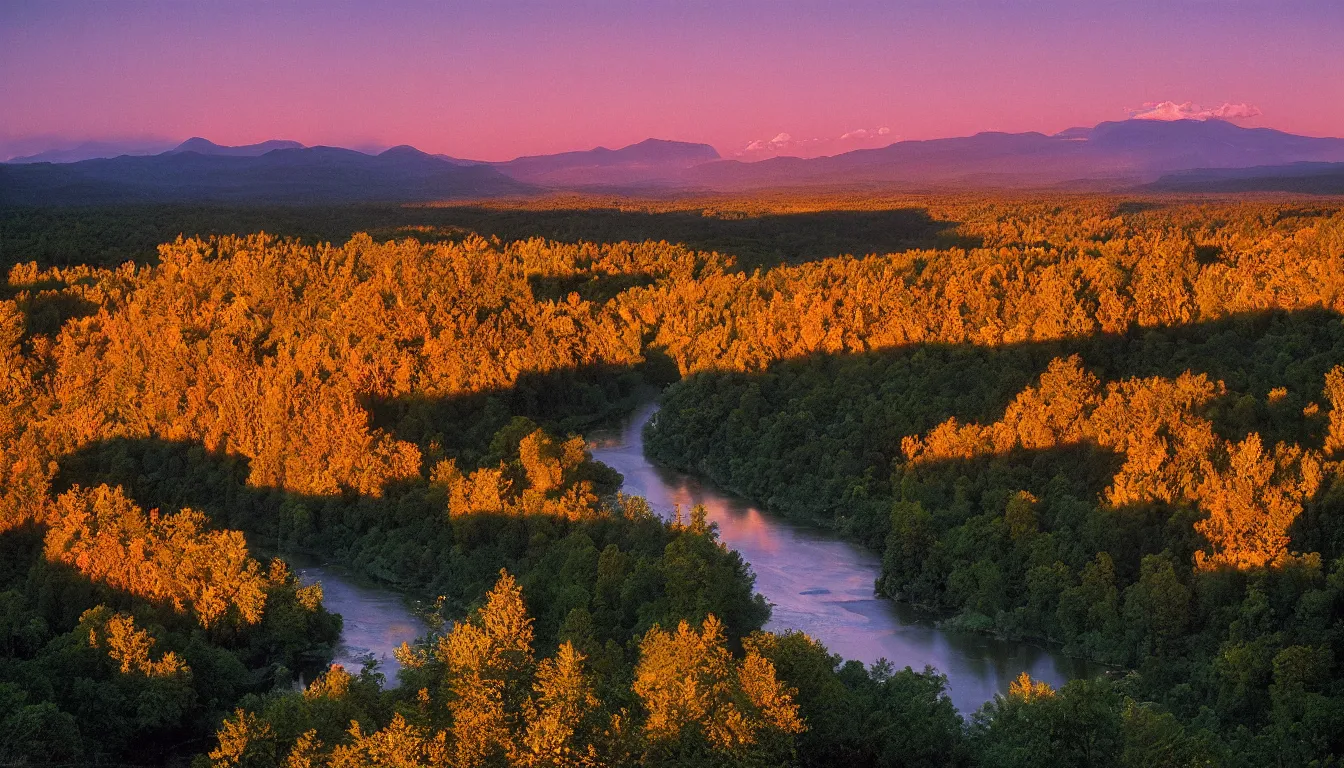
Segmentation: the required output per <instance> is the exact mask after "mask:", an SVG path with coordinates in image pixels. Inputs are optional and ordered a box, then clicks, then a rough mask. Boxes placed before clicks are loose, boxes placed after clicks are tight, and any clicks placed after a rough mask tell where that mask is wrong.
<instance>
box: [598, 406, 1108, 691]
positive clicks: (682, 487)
mask: <svg viewBox="0 0 1344 768" xmlns="http://www.w3.org/2000/svg"><path fill="white" fill-rule="evenodd" d="M656 411H657V405H654V404H650V405H648V406H645V407H644V408H642V409H640V410H639V411H638V412H637V413H636V414H635V415H634V416H633V417H632V418H631V419H630V420H629V421H627V422H626V424H625V425H624V426H622V427H621V429H620V430H619V431H614V432H613V433H609V434H595V435H594V438H595V439H594V440H593V442H592V444H591V446H590V448H591V450H592V453H593V458H595V459H598V460H599V461H601V462H603V463H605V464H607V465H608V466H610V467H612V468H613V469H615V470H617V471H619V472H620V473H621V474H622V475H624V476H625V485H624V488H623V490H624V491H625V492H626V493H629V494H632V495H639V496H643V497H644V498H646V499H648V501H649V504H650V505H652V506H653V508H654V509H655V510H657V511H658V512H659V513H661V514H670V513H671V511H672V509H673V507H674V505H676V504H680V505H681V508H682V510H684V511H685V512H688V513H689V511H690V509H691V507H692V506H694V505H696V504H703V505H705V509H706V510H707V511H708V517H709V520H710V521H711V522H713V523H716V524H717V525H718V527H719V537H720V539H722V541H723V543H724V544H726V545H727V546H728V547H729V548H731V549H735V550H737V551H738V552H740V553H742V557H743V558H745V559H746V560H747V562H748V563H750V564H751V568H752V570H753V571H754V572H755V573H756V591H758V592H760V593H761V594H762V595H764V596H765V599H766V600H767V601H769V602H770V604H771V606H772V607H773V613H772V615H771V618H770V621H769V623H768V624H766V629H769V630H774V631H784V630H790V629H796V630H801V631H803V632H806V633H807V634H808V635H810V636H812V637H814V638H816V639H818V640H820V641H821V642H822V643H824V644H825V645H826V647H827V648H829V649H830V650H831V652H832V653H838V654H840V655H841V656H843V657H844V658H846V659H858V660H860V661H863V662H865V663H869V664H871V663H872V662H875V661H877V660H878V659H880V658H885V659H886V660H887V661H889V662H891V663H892V664H893V665H895V667H896V668H897V669H901V668H903V667H907V666H909V667H912V668H914V669H915V670H922V669H923V668H924V667H925V666H932V667H935V668H937V669H938V671H940V672H942V673H943V674H945V675H947V679H948V689H949V690H948V695H949V696H950V697H951V699H952V702H953V703H954V704H956V706H957V709H959V710H960V711H961V712H962V713H963V714H966V715H969V714H970V713H971V712H974V711H975V710H976V709H978V708H979V707H980V705H981V704H983V703H985V702H986V701H988V700H989V699H991V698H993V696H994V694H995V693H1001V692H1005V691H1007V690H1008V684H1009V683H1010V682H1011V681H1012V680H1013V679H1014V678H1016V677H1017V676H1018V675H1019V674H1021V673H1022V672H1029V673H1030V674H1031V676H1032V677H1033V678H1036V679H1038V680H1044V681H1046V682H1048V683H1050V684H1052V685H1055V686H1059V685H1062V684H1063V683H1064V682H1066V681H1068V680H1070V679H1073V678H1075V677H1080V676H1086V675H1090V674H1095V673H1097V672H1098V671H1099V669H1100V668H1098V667H1097V666H1095V665H1092V664H1088V663H1087V662H1083V661H1080V660H1077V659H1071V658H1069V657H1066V656H1062V655H1060V654H1056V653H1052V652H1051V651H1049V650H1047V649H1044V648H1041V647H1039V646H1035V645H1031V644H1028V643H1022V642H1010V641H1006V640H999V639H996V638H993V637H990V636H987V635H981V634H977V633H969V632H953V631H947V630H943V629H939V628H938V627H936V626H935V625H934V622H933V621H931V620H930V619H928V618H926V617H924V616H921V615H919V613H918V612H917V611H915V610H914V609H912V608H911V607H909V606H905V605H901V604H899V603H893V602H892V601H890V600H883V599H879V598H877V597H876V596H875V594H874V591H873V584H874V582H875V581H876V580H877V577H878V575H879V573H880V571H881V563H880V562H879V560H878V558H877V557H876V556H875V555H874V554H873V553H871V552H869V551H867V550H865V549H862V548H861V547H858V546H857V545H854V544H851V543H849V542H846V541H842V540H839V539H837V538H835V537H834V536H832V535H829V534H828V533H827V532H825V531H821V530H817V529H814V528H809V527H805V526H799V525H795V524H792V523H789V522H787V521H785V520H782V519H780V518H779V517H777V516H774V515H770V514H768V513H764V512H762V511H760V510H759V509H757V508H756V507H754V506H752V505H751V504H749V503H747V502H746V501H744V500H742V499H739V498H736V497H734V496H732V495H731V494H728V493H725V492H723V491H720V490H718V489H716V488H714V487H713V486H711V485H709V484H707V483H705V482H702V481H700V480H697V479H696V478H694V477H691V476H689V475H685V474H683V473H680V472H675V471H672V470H668V469H664V468H662V467H657V466H655V465H653V464H652V463H651V462H650V461H649V460H648V459H646V458H645V456H644V448H643V440H642V433H643V429H644V425H645V424H647V423H648V421H649V419H650V418H651V417H652V416H653V414H654V413H655V412H656Z"/></svg>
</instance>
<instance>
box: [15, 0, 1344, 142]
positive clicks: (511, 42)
mask: <svg viewBox="0 0 1344 768" xmlns="http://www.w3.org/2000/svg"><path fill="white" fill-rule="evenodd" d="M1341 40H1344V2H1339V1H1338V0H1165V1H1162V2H1157V1H1152V0H1127V1H1124V2H1111V1H1110V0H1070V1H1069V2H1055V1H1054V0H1019V1H1017V2H1012V1H1010V0H943V2H919V1H909V2H899V1H898V0H889V1H888V2H880V3H878V2H851V3H841V2H828V3H821V2H817V3H812V2H792V1H791V0H774V1H773V2H730V0H720V2H705V3H700V2H692V1H681V2H662V1H661V0H634V1H627V2H560V0H551V2H533V3H522V2H510V1H509V0H482V1H481V2H473V3H468V2H452V1H451V0H449V1H445V2H435V3H429V2H396V1H395V0H383V1H380V2H363V3H359V2H340V1H339V0H330V1H328V2H320V3H306V2H269V3H259V2H258V3H253V2H246V1H243V2H240V1H238V0H233V1H232V2H211V1H209V0H203V1H201V2H185V1H182V2H133V1H132V0H115V1H109V2H64V1H63V0H38V1H36V2H12V1H10V0H0V155H5V156H8V155H9V154H17V153H19V152H20V151H38V150H36V149H34V147H41V148H52V147H59V146H69V145H72V144H73V143H78V142H80V141H85V140H117V141H127V140H134V141H140V142H143V143H146V144H147V145H153V144H155V143H156V142H157V143H164V144H173V143H176V142H177V141H181V140H182V139H185V138H188V137H191V136H204V137H206V138H208V139H210V140H212V141H215V142H216V143H220V144H230V145H233V144H246V143H252V142H258V141H263V140H266V139H273V138H281V139H292V140H295V141H300V142H302V143H304V144H308V145H314V144H327V145H338V146H347V147H353V148H367V149H375V148H379V147H386V146H391V145H395V144H411V145H413V146H415V147H418V148H420V149H422V150H425V151H428V152H438V153H444V154H449V155H453V156H456V157H464V158H472V159H480V160H504V159H509V158H512V157H516V156H519V155H529V154H546V153H551V152H559V151H566V150H574V149H588V148H591V147H594V146H608V147H618V146H623V145H626V144H630V143H634V142H637V141H640V140H642V139H645V138H649V137H657V138H665V139H674V140H682V141H698V142H706V143H709V144H712V145H714V147H715V148H716V149H718V150H719V152H720V153H721V154H722V155H724V156H725V157H741V158H743V159H754V158H757V157H766V156H770V155H774V154H793V155H800V156H814V155H819V154H835V153H837V152H841V151H845V150H847V149H854V148H860V147H870V146H883V145H886V144H889V143H891V142H892V141H896V140H901V139H928V138H938V137H945V136H960V135H968V134H972V133H975V132H978V131H985V130H997V131H1014V132H1016V131H1041V132H1045V133H1054V132H1056V131H1060V130H1063V129H1065V128H1069V127H1072V126H1078V125H1094V124H1096V123H1098V122H1102V121H1106V120H1122V119H1126V118H1128V117H1130V116H1132V115H1135V114H1141V113H1144V112H1145V111H1147V112H1148V113H1149V114H1150V115H1151V116H1159V117H1162V116H1167V117H1169V116H1197V117H1198V116H1204V117H1221V118H1224V119H1233V120H1235V121H1237V122H1238V123H1239V124H1243V125H1249V126H1270V127H1274V128H1279V129H1282V130H1287V131H1291V132H1294V133H1302V134H1307V135H1313V136H1344V44H1341V43H1340V41H1341ZM1145 105H1150V106H1147V107H1145ZM6 150H8V152H7V151H6Z"/></svg>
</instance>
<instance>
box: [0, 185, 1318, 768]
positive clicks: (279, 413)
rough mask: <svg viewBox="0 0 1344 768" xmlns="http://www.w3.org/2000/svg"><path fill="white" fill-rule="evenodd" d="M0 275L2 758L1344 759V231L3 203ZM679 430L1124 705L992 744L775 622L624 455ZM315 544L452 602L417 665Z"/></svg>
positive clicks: (745, 214) (1103, 201) (1307, 217)
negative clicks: (1061, 661)
mask: <svg viewBox="0 0 1344 768" xmlns="http://www.w3.org/2000/svg"><path fill="white" fill-rule="evenodd" d="M0 262H3V266H4V268H5V269H6V270H7V272H6V278H5V283H4V284H3V285H0V389H2V390H3V393H2V396H0V477H2V478H3V484H2V485H0V550H2V551H3V553H4V556H3V557H0V647H2V648H3V653H0V764H5V763H14V764H70V765H73V764H90V763H109V764H110V763H121V764H133V765H156V764H169V765H192V766H195V767H197V768H205V767H206V766H220V767H224V766H249V767H251V766H263V767H265V768H271V767H272V766H289V767H292V768H298V767H299V766H364V765H386V766H492V765H593V766H596V765H613V766H615V765H704V766H774V765H803V766H813V765H816V766H820V765H833V764H836V763H848V764H854V765H874V766H876V765H884V766H943V765H951V766H1016V765H1021V766H1027V765H1038V764H1040V760H1041V756H1042V755H1046V754H1048V755H1050V756H1051V762H1052V764H1057V765H1068V766H1074V765H1076V766H1146V767H1147V766H1211V765H1228V766H1260V765H1310V764H1316V765H1331V764H1338V762H1339V761H1340V759H1341V756H1344V736H1342V735H1341V734H1344V666H1342V663H1344V524H1342V523H1341V520H1344V517H1342V516H1344V204H1340V203H1339V202H1337V201H1332V200H1331V199H1326V198H1315V199H1312V200H1310V201H1308V202H1303V201H1301V200H1296V199H1292V198H1285V197H1266V198H1227V199H1221V198H1213V197H1174V196H1152V197H1144V198H1134V197H1124V198H1122V197H1117V196H1103V195H1085V194H1078V195H1062V194H1061V195H1055V196H1049V197H1042V196H1039V195H1037V196H1025V195H1023V196H1011V195H1007V194H1004V195H997V196H992V195H987V194H978V195H964V196H961V195H959V196H925V197H912V196H881V195H876V194H873V195H869V194H864V193H857V192H842V191H837V192H834V193H825V194H823V193H810V194H809V195H808V196H793V195H789V194H787V193H772V194H762V195H760V196H756V197H752V198H730V197H694V196H688V197H678V198H667V199H644V200H639V199H616V198H611V197H604V196H598V195H590V196H573V195H571V196H557V197H553V198H543V199H540V200H530V201H494V202H491V203H489V204H480V205H466V204H461V205H459V204H454V205H428V206H403V207H391V206H344V207H340V206H332V207H321V208H319V207H306V208H305V207H294V208H285V207H274V208H269V209H266V208H240V207H222V206H220V207H208V206H127V207H120V208H67V209H60V210H47V209H31V208H11V209H8V210H4V211H0ZM655 395H656V396H657V397H658V399H659V402H660V404H661V409H660V411H659V413H658V415H657V416H656V418H655V420H654V421H653V422H652V423H651V424H650V426H649V428H648V430H647V432H646V435H645V444H646V449H647V450H648V452H649V454H650V455H651V456H652V457H653V458H655V459H656V460H657V461H658V462H660V463H662V464H664V465H666V466H669V467H673V468H677V469H681V470H685V471H688V472H691V473H693V474H696V475H698V476H701V477H704V478H707V479H709V480H711V481H713V482H714V483H716V484H718V485H719V486H721V487H723V488H725V489H728V490H731V491H733V492H735V493H737V494H740V495H741V496H743V497H745V498H748V499H751V500H753V501H755V502H757V503H759V504H761V505H762V506H763V507H764V508H765V509H767V510H768V511H769V512H771V513H773V514H777V515H780V516H784V517H787V518H790V519H793V520H797V521H800V522H802V523H804V524H807V525H812V526H818V527H821V528H824V529H827V530H830V531H833V532H835V533H836V534H838V535H842V536H844V537H847V538H849V539H852V540H853V541H855V542H858V543H860V544H861V545H863V546H865V547H867V548H869V549H871V550H872V551H873V552H874V553H875V554H876V555H877V556H878V557H880V558H881V561H882V575H881V578H880V580H879V581H878V583H877V584H876V585H875V588H876V590H877V591H878V592H879V593H880V594H881V595H883V596H884V597H886V598H889V599H892V600H899V601H905V602H909V603H913V604H915V605H918V606H921V607H924V608H926V609H928V610H929V611H930V612H932V613H933V614H935V615H937V616H939V617H940V620H941V622H942V623H943V625H944V626H947V627H950V628H955V629H957V630H960V631H965V632H981V633H989V634H994V635H998V636H1003V637H1011V638H1023V639H1028V640H1031V641H1033V642H1039V643H1042V644H1048V645H1050V646H1051V647H1058V648H1060V649H1062V650H1063V652H1065V653H1068V654H1070V655H1073V656H1077V657H1080V658H1087V659H1091V660H1094V661H1098V662H1103V663H1105V664H1108V665H1111V667H1110V668H1111V670H1112V671H1111V672H1110V673H1108V674H1105V675H1101V676H1098V677H1095V678H1094V679H1081V680H1075V681H1073V682H1070V683H1068V684H1067V685H1064V686H1062V687H1060V688H1058V689H1054V688H1052V687H1050V686H1048V685H1046V684H1044V683H1042V682H1040V681H1036V680H1032V679H1031V678H1030V677H1026V676H1024V677H1023V678H1022V679H1020V680H1018V681H1017V682H1015V683H1014V684H1013V686H1012V687H1011V689H1010V690H1009V691H1008V692H1007V693H1005V694H1003V695H1000V696H998V697H996V698H995V699H994V700H993V701H990V702H988V703H987V704H985V706H984V707H983V708H981V709H980V710H979V711H976V712H958V711H957V710H956V708H955V707H953V705H952V704H951V701H950V700H949V699H948V697H947V695H946V679H945V678H944V677H943V676H942V675H941V674H940V673H939V672H938V671H937V670H935V669H924V670H913V669H909V668H906V669H894V668H892V667H891V665H889V664H882V663H879V664H876V665H870V666H867V667H865V665H864V664H862V663H860V662H857V661H853V660H845V659H842V658H840V657H838V656H836V655H833V654H832V653H831V652H830V651H828V650H827V649H826V648H825V647H824V645H822V644H821V643H820V642H818V641H817V640H816V639H814V638H810V637H807V636H806V635H803V634H801V633H798V632H789V633H783V634H775V633H771V632H766V631H764V630H763V627H764V625H765V623H766V621H767V619H768V617H769V614H770V607H769V605H768V604H766V603H765V601H764V600H763V599H762V598H761V597H760V596H759V595H757V594H755V592H754V590H753V578H754V577H753V575H752V573H751V570H750V568H749V567H748V565H747V564H746V563H745V562H744V561H743V559H742V558H741V556H740V555H738V554H737V553H736V552H733V551H731V550H729V549H728V548H727V547H725V546H724V545H723V544H722V543H721V542H720V541H719V540H718V538H717V535H716V531H715V528H714V526H713V525H711V524H708V523H707V522H706V520H705V518H704V514H703V511H701V510H696V511H692V512H691V514H689V515H688V516H686V517H682V516H677V517H676V518H671V519H669V518H667V517H664V516H660V515H658V514H656V513H655V511H654V510H652V509H651V508H650V507H649V505H648V504H647V503H646V502H645V501H644V500H643V499H641V498H639V497H632V496H626V495H623V494H622V493H620V487H621V478H620V476H619V475H618V474H617V473H615V472H614V471H613V470H611V469H610V468H608V467H606V466H604V465H602V464H600V463H599V462H596V461H594V460H593V459H592V456H591V454H590V452H589V450H588V447H587V443H586V441H585V440H584V438H583V434H584V433H585V431H589V430H591V429H593V428H594V427H596V426H597V425H600V424H602V423H605V422H608V421H610V420H611V419H613V418H616V417H619V416H621V415H623V414H625V413H628V412H629V411H630V410H632V409H633V408H634V407H635V405H637V404H638V403H641V402H643V401H645V400H646V399H647V398H649V397H651V396H655ZM298 556H313V557H320V558H324V559H328V560H331V561H333V562H340V563H343V564H346V565H347V566H348V568H349V569H350V570H351V571H352V572H355V573H358V574H360V575H361V576H362V577H364V578H367V579H369V580H372V581H376V582H377V583H379V584H381V585H385V586H386V587H388V588H390V589H394V590H397V591H399V592H401V593H403V594H405V595H407V596H411V597H418V598H423V599H426V600H429V601H431V602H432V603H433V605H434V609H433V611H432V617H433V618H434V620H435V621H434V624H435V626H436V627H437V629H435V630H434V631H431V632H430V633H428V634H427V635H425V636H424V637H422V638H420V639H419V640H418V641H417V642H416V643H414V644H407V645H406V646H404V647H403V648H402V649H401V650H400V651H399V653H398V660H399V662H400V663H401V666H402V669H401V672H400V673H399V675H398V676H397V678H396V679H392V680H389V679H386V677H385V675H384V674H383V673H382V672H381V671H380V670H379V669H378V668H377V666H369V667H366V668H364V669H362V670H354V669H345V668H343V667H341V666H339V665H330V659H331V655H332V648H333V645H334V644H335V643H336V641H337V639H338V637H339V636H340V630H341V619H340V617H339V616H336V615H334V614H332V613H330V612H329V611H327V610H326V608H325V607H324V605H323V600H322V591H321V587H320V585H304V584H303V583H301V582H300V581H299V580H298V579H297V578H296V577H295V576H294V573H293V568H292V566H291V564H290V563H289V562H287V558H288V559H293V558H294V557H298ZM300 679H302V680H303V681H305V682H306V684H305V685H302V686H300V685H299V682H298V681H299V680H300Z"/></svg>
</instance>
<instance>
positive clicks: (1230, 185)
mask: <svg viewBox="0 0 1344 768" xmlns="http://www.w3.org/2000/svg"><path fill="white" fill-rule="evenodd" d="M1146 189H1151V190H1155V191H1161V192H1297V193H1303V194H1310V195H1344V163H1291V164H1289V165H1261V166H1255V167H1252V168H1199V169H1196V170H1192V171H1181V172H1179V173H1172V174H1167V175H1165V176H1163V177H1162V178H1160V179H1158V180H1157V181H1155V182H1153V183H1152V184H1149V185H1148V186H1147V187H1146Z"/></svg>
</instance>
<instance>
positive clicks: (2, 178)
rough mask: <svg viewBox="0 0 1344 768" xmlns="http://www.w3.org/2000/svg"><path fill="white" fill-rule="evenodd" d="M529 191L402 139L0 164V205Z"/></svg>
mask: <svg viewBox="0 0 1344 768" xmlns="http://www.w3.org/2000/svg"><path fill="white" fill-rule="evenodd" d="M529 189H530V187H528V186H527V185H524V184H521V183H519V182H517V181H514V180H512V179H509V178H507V177H506V176H504V175H502V174H501V173H499V172H498V171H496V170H494V169H493V168H490V167H487V166H469V167H463V166H459V165H455V164H452V163H449V162H446V161H444V160H440V159H438V158H435V157H432V156H430V155H426V154H425V153H423V152H420V151H418V150H415V149H411V148H409V147H398V148H394V149H390V150H388V151H387V152H384V153H383V154H381V155H377V156H369V155H365V154H361V153H359V152H355V151H352V150H348V149H337V148H334V147H312V148H307V149H277V150H272V151H270V152H267V153H265V154H263V155H259V156H255V157H247V156H243V157H238V156H230V155H203V154H200V153H197V152H193V151H187V152H173V153H165V154H162V155H155V156H151V157H117V158H111V159H105V160H87V161H84V162H79V163H70V164H66V165H54V164H50V163H38V164H31V165H3V166H0V203H6V204H11V205H19V204H22V205H51V204H56V205H62V204H67V205H68V204H95V203H121V202H197V201H212V202H235V203H318V202H322V203H330V202H375V201H377V202H416V201H429V200H441V199H451V198H464V197H491V196H499V195H508V194H523V193H526V192H527V191H529Z"/></svg>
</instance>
